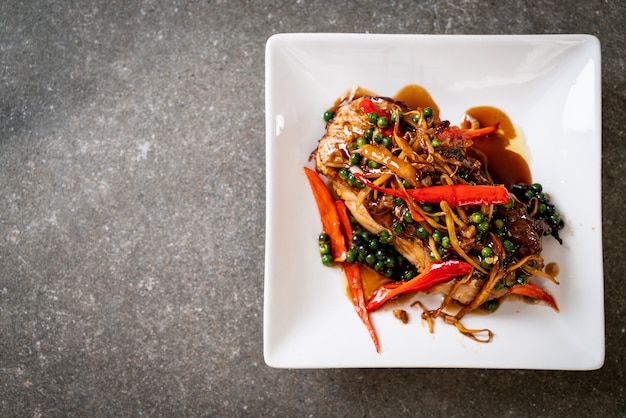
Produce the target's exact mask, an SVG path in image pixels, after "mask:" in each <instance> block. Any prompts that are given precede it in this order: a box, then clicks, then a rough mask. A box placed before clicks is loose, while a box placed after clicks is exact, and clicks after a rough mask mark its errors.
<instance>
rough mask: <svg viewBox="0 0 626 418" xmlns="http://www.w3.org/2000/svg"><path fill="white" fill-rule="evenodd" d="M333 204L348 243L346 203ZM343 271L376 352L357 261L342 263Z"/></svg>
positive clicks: (348, 222) (350, 239)
mask: <svg viewBox="0 0 626 418" xmlns="http://www.w3.org/2000/svg"><path fill="white" fill-rule="evenodd" d="M335 206H336V207H337V213H338V214H339V221H340V222H341V229H342V230H343V233H344V235H345V237H346V242H347V243H348V244H350V243H351V242H352V225H350V218H349V217H348V211H347V210H346V205H345V204H344V203H343V202H342V201H341V200H336V201H335ZM343 272H344V274H345V275H346V279H347V280H348V284H349V285H350V294H351V296H352V304H353V305H354V310H355V311H356V313H357V314H358V315H359V318H361V321H362V322H363V324H364V325H365V327H366V328H367V332H368V333H369V334H370V338H371V339H372V342H373V343H374V347H375V348H376V352H377V353H380V345H379V343H378V337H377V336H376V331H375V330H374V325H372V321H371V319H370V314H369V312H368V311H367V304H366V300H365V292H364V291H363V281H362V280H361V268H360V266H359V265H358V264H357V263H343Z"/></svg>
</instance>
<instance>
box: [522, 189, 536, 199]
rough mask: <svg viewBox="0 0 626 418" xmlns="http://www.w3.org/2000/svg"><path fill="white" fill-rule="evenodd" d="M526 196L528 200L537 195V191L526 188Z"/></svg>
mask: <svg viewBox="0 0 626 418" xmlns="http://www.w3.org/2000/svg"><path fill="white" fill-rule="evenodd" d="M524 197H525V198H526V200H530V199H532V198H533V197H535V192H533V191H532V190H526V191H525V192H524Z"/></svg>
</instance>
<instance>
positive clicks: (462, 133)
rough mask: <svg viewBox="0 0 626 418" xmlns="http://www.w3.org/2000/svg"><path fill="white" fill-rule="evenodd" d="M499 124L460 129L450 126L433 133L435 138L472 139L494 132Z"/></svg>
mask: <svg viewBox="0 0 626 418" xmlns="http://www.w3.org/2000/svg"><path fill="white" fill-rule="evenodd" d="M498 126H499V124H495V125H491V126H486V127H484V128H479V129H461V128H459V127H457V126H451V127H449V128H446V129H444V130H443V131H441V132H439V133H437V134H435V136H436V137H437V139H440V140H449V139H457V138H459V139H472V138H477V137H479V136H484V135H488V134H490V133H493V132H495V131H496V130H497V129H498Z"/></svg>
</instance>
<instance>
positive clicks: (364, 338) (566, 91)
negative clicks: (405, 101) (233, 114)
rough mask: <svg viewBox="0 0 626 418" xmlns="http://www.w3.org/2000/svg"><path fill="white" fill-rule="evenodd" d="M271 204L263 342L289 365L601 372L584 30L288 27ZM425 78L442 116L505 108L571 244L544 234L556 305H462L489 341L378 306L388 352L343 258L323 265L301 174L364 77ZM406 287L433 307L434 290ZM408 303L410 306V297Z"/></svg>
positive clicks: (275, 96) (597, 106) (275, 108)
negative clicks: (340, 101)
mask: <svg viewBox="0 0 626 418" xmlns="http://www.w3.org/2000/svg"><path fill="white" fill-rule="evenodd" d="M265 58H266V62H265V65H266V85H265V87H266V92H265V93H266V134H267V139H266V140H267V143H266V153H267V154H266V158H267V213H266V216H267V218H266V258H265V289H264V292H265V294H264V296H265V299H264V355H265V361H266V363H267V364H268V365H270V366H273V367H285V368H330V367H468V368H469V367H480V368H520V369H562V370H591V369H597V368H600V367H601V366H602V364H603V362H604V302H603V266H602V236H601V233H602V223H601V191H600V171H601V114H600V112H601V95H600V45H599V42H598V40H597V39H596V38H595V37H593V36H589V35H547V36H544V35H537V36H506V35H504V36H490V35H477V36H461V35H460V36H456V35H444V36H437V35H367V34H279V35H275V36H272V37H271V38H270V39H269V40H268V42H267V45H266V57H265ZM407 84H419V85H421V86H423V87H425V88H426V89H427V90H428V91H429V92H430V94H431V95H432V97H433V98H434V100H435V101H436V102H437V104H438V105H439V108H440V109H441V118H442V119H447V120H450V121H451V123H453V124H459V123H460V122H461V118H462V116H463V114H464V111H465V110H466V109H469V108H470V107H473V106H481V105H490V106H494V107H497V108H499V109H502V110H503V111H504V112H505V113H506V114H507V115H508V116H509V117H510V118H511V120H512V121H513V123H514V124H515V126H516V127H517V128H518V130H520V131H521V132H522V133H523V134H524V136H525V138H526V145H527V147H528V149H529V156H527V157H528V159H529V165H530V168H531V171H532V175H533V180H534V181H536V182H539V183H542V184H543V186H544V189H545V190H546V191H547V192H548V193H550V195H551V197H552V200H553V202H554V203H555V204H556V205H557V208H559V209H560V211H561V213H562V215H563V217H564V219H565V221H566V227H565V229H564V230H563V231H562V232H561V235H562V237H563V241H564V242H563V245H562V246H559V245H558V243H557V242H556V241H555V240H554V239H552V238H549V239H548V238H546V239H544V258H545V260H546V262H551V261H554V262H557V263H558V264H559V266H560V274H559V276H558V279H559V280H560V282H561V285H560V286H556V285H554V284H552V283H546V284H545V287H546V288H547V289H548V290H549V292H551V293H552V294H553V295H554V297H555V298H556V300H557V303H558V304H559V308H560V310H561V311H560V313H557V312H555V311H553V310H552V309H551V308H549V307H548V306H546V305H541V304H539V305H531V304H528V303H525V302H522V301H513V302H507V303H505V304H503V306H501V307H500V308H499V309H498V310H497V311H496V312H495V313H494V314H492V315H468V316H466V317H465V318H464V321H463V324H464V325H465V326H466V327H468V328H489V329H491V330H492V331H493V332H494V338H493V341H492V342H491V343H489V344H483V343H477V342H474V341H472V340H470V339H468V338H467V337H464V336H462V335H461V334H459V333H458V332H457V330H456V328H454V327H453V326H450V325H446V324H444V323H443V322H442V321H440V320H437V321H436V322H435V332H434V334H430V333H429V332H428V328H427V326H426V325H425V324H424V323H423V321H422V320H421V319H420V316H419V315H420V313H421V311H419V310H416V309H415V308H410V307H407V310H408V312H409V315H410V320H409V323H408V324H402V323H401V322H400V321H399V320H397V319H396V318H394V317H393V314H392V312H391V310H390V309H383V310H381V311H377V312H374V313H373V314H372V321H373V323H374V326H375V328H376V331H377V333H378V337H379V340H380V344H381V353H380V354H377V353H376V351H375V350H374V347H373V344H372V342H371V340H370V338H369V335H368V333H367V331H366V329H365V327H364V326H363V324H362V323H361V321H360V319H359V318H358V316H357V314H356V313H355V311H354V308H353V306H352V303H351V301H350V299H349V298H348V297H347V294H346V289H345V283H344V280H343V279H342V276H341V271H340V269H336V268H328V267H324V266H323V265H322V264H321V262H320V259H319V253H318V249H317V236H318V234H319V233H320V232H321V223H320V220H319V215H318V213H317V207H316V206H315V202H314V199H313V196H312V194H311V192H310V189H309V185H308V183H307V180H306V177H305V176H304V173H303V169H302V167H303V166H309V167H313V164H312V163H311V162H309V160H308V158H309V155H310V153H311V151H313V150H314V149H315V148H316V145H317V141H318V140H319V139H320V138H321V136H322V135H323V132H324V123H323V121H322V118H321V115H322V113H323V112H324V110H326V109H327V108H328V107H330V106H331V105H332V103H333V102H334V100H335V99H336V98H337V97H338V96H339V95H340V94H341V93H343V92H344V91H345V90H347V89H348V88H350V87H352V86H354V85H359V86H362V87H364V88H367V89H369V90H371V91H374V92H376V93H377V94H380V95H383V96H392V95H394V94H395V93H396V92H397V91H398V90H400V89H401V88H402V87H403V86H405V85H407ZM433 297H434V296H428V297H425V296H421V295H416V296H414V297H413V299H412V300H415V299H419V300H422V301H424V302H426V305H427V306H428V307H430V308H433V307H436V306H437V303H438V301H439V300H440V298H439V299H434V300H430V299H429V298H433ZM407 306H408V305H407Z"/></svg>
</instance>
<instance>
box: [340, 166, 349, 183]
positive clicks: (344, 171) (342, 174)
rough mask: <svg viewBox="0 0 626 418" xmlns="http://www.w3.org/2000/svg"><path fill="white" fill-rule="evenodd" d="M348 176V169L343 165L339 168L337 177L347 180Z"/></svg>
mask: <svg viewBox="0 0 626 418" xmlns="http://www.w3.org/2000/svg"><path fill="white" fill-rule="evenodd" d="M349 176H350V170H348V169H347V168H346V167H344V168H342V169H341V170H339V178H340V179H342V180H348V177H349Z"/></svg>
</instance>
